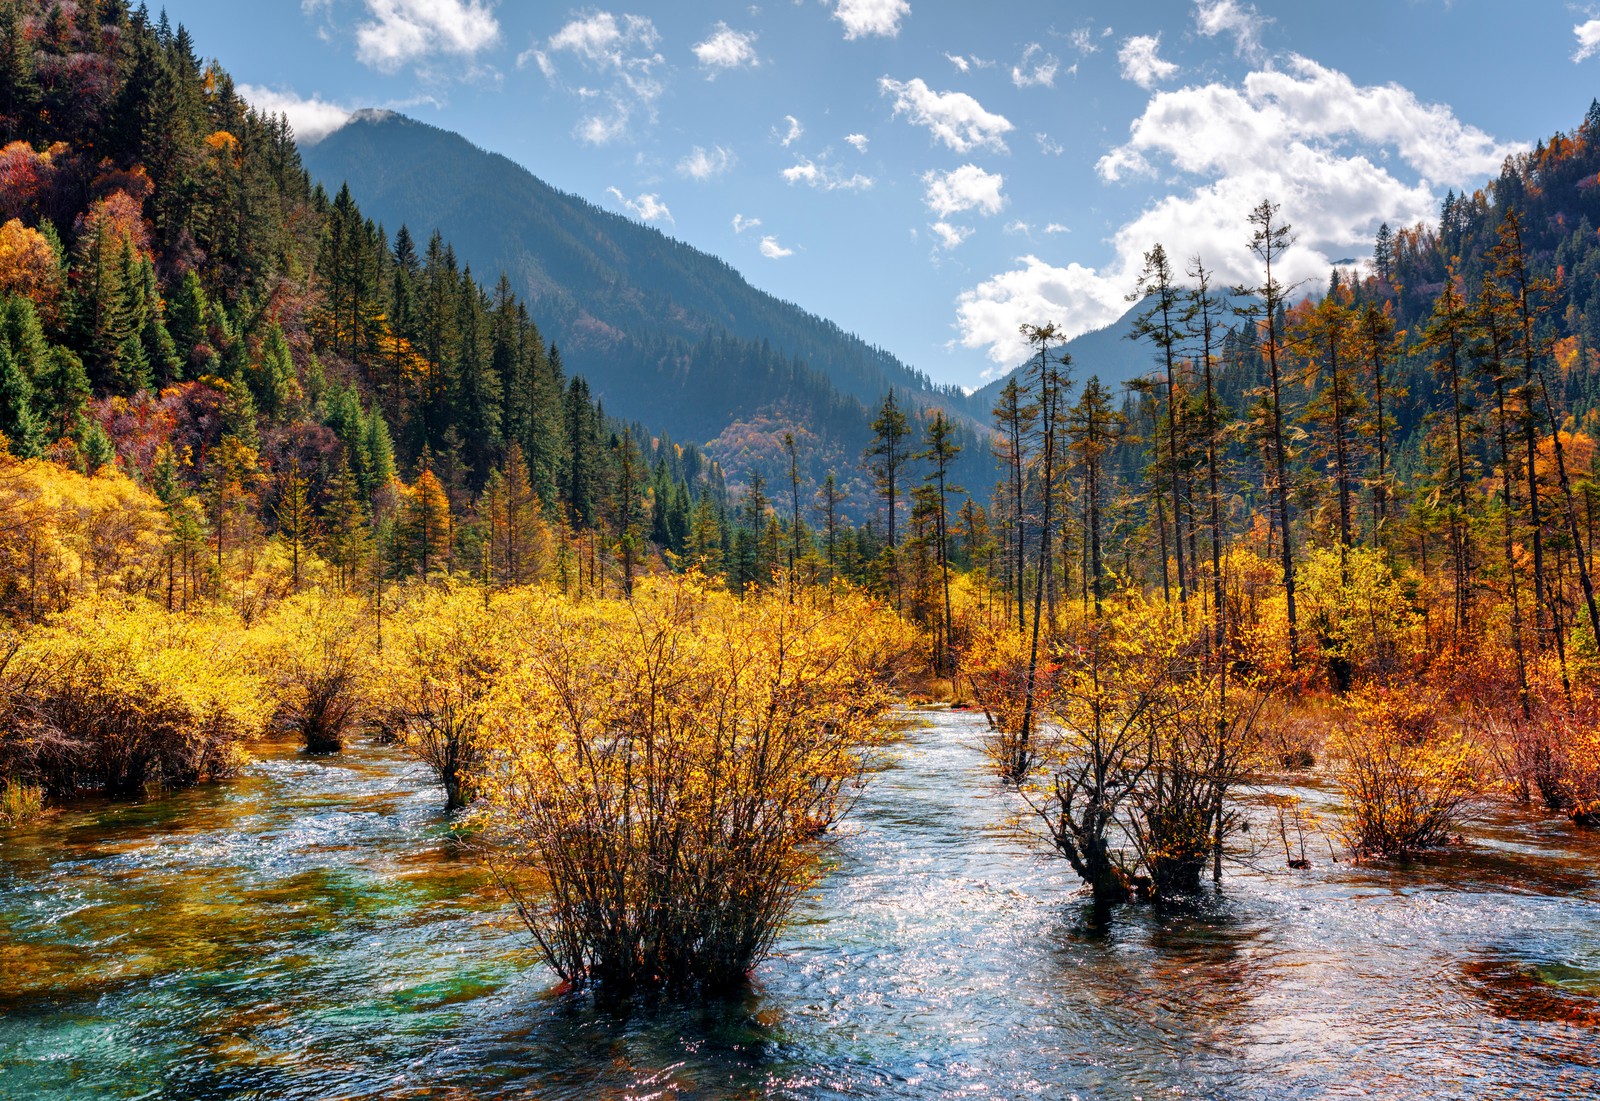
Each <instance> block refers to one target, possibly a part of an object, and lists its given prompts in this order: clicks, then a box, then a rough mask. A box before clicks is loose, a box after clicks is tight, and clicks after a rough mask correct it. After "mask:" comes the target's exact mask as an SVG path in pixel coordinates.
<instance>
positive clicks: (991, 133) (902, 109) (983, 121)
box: [878, 77, 1012, 153]
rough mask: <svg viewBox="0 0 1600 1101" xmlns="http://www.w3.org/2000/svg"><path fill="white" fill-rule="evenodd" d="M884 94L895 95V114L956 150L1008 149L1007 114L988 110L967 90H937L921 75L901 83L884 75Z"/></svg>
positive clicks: (882, 81)
mask: <svg viewBox="0 0 1600 1101" xmlns="http://www.w3.org/2000/svg"><path fill="white" fill-rule="evenodd" d="M878 90H879V91H880V92H881V93H882V94H883V95H892V96H894V113H895V114H896V115H901V114H903V115H905V116H906V118H908V119H910V120H911V122H913V123H915V124H916V125H918V126H926V127H927V128H928V130H929V131H930V132H931V133H932V134H933V136H934V137H935V138H937V139H939V140H940V141H942V142H943V143H944V144H945V145H947V146H948V147H949V148H951V149H953V150H955V151H956V152H957V153H968V152H971V151H972V150H973V149H977V148H980V147H982V148H987V149H993V150H994V151H996V152H999V153H1003V152H1005V151H1006V142H1005V135H1006V134H1008V133H1010V132H1011V130H1012V125H1011V121H1010V120H1009V119H1007V118H1006V117H1005V116H1004V115H997V114H994V113H993V112H990V111H986V110H984V108H983V105H982V104H981V103H979V102H978V101H977V100H975V99H973V98H972V97H971V96H969V95H967V94H966V93H965V92H935V91H933V90H932V89H931V88H929V87H928V85H927V83H926V82H925V81H923V80H922V78H921V77H916V78H913V79H911V80H908V81H905V82H904V83H902V82H901V81H898V80H890V79H889V78H888V77H883V78H882V79H880V80H879V81H878Z"/></svg>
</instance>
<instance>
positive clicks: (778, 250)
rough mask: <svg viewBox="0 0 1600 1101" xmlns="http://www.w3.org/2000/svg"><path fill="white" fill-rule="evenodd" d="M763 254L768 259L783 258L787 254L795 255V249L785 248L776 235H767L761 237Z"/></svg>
mask: <svg viewBox="0 0 1600 1101" xmlns="http://www.w3.org/2000/svg"><path fill="white" fill-rule="evenodd" d="M761 255H763V256H765V257H766V258H767V259H768V260H782V259H783V258H784V257H785V256H793V255H794V249H792V248H784V247H783V246H782V245H780V244H778V239H777V238H776V237H772V236H767V237H763V238H761Z"/></svg>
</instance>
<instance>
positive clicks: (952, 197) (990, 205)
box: [922, 164, 1006, 218]
mask: <svg viewBox="0 0 1600 1101" xmlns="http://www.w3.org/2000/svg"><path fill="white" fill-rule="evenodd" d="M922 182H923V184H924V185H925V186H926V187H927V189H928V191H927V196H926V202H927V204H928V209H929V210H931V211H933V212H934V213H935V214H938V215H940V216H942V217H945V218H948V217H949V216H950V215H952V214H958V213H960V212H962V211H965V210H976V211H977V212H978V213H979V214H983V215H986V216H987V215H990V214H998V213H1000V208H1001V207H1003V206H1005V205H1006V199H1005V196H1004V195H1003V194H1001V191H1000V189H1001V187H1002V186H1003V185H1004V184H1005V177H1004V176H1001V175H999V174H997V173H990V172H985V171H984V170H983V169H981V168H979V167H978V166H977V165H975V164H964V165H962V166H961V167H960V168H957V169H953V170H951V171H949V172H926V173H923V176H922Z"/></svg>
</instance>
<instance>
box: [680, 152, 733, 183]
mask: <svg viewBox="0 0 1600 1101" xmlns="http://www.w3.org/2000/svg"><path fill="white" fill-rule="evenodd" d="M735 160H737V158H736V157H734V155H733V151H732V150H729V149H724V148H723V147H722V146H720V145H714V146H712V147H711V149H710V150H709V151H708V150H707V149H705V148H704V147H703V146H699V145H697V146H695V147H694V148H693V149H691V150H690V151H689V155H688V156H687V157H684V158H683V159H682V160H681V161H679V162H678V174H679V175H682V176H687V177H689V178H690V179H691V180H702V181H703V180H710V179H714V178H715V177H717V176H720V175H722V174H723V173H724V172H726V171H727V170H728V169H730V168H732V167H733V164H734V161H735Z"/></svg>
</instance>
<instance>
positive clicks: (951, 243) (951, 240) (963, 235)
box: [928, 222, 972, 252]
mask: <svg viewBox="0 0 1600 1101" xmlns="http://www.w3.org/2000/svg"><path fill="white" fill-rule="evenodd" d="M928 228H929V229H931V230H933V235H934V236H935V237H937V238H939V247H940V248H942V249H944V250H945V251H946V252H949V251H950V250H951V249H953V248H957V247H959V246H960V244H961V242H963V241H965V240H966V239H967V238H968V237H971V236H972V227H971V226H953V225H951V224H950V223H949V222H935V223H933V224H932V225H931V226H929V227H928Z"/></svg>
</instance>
